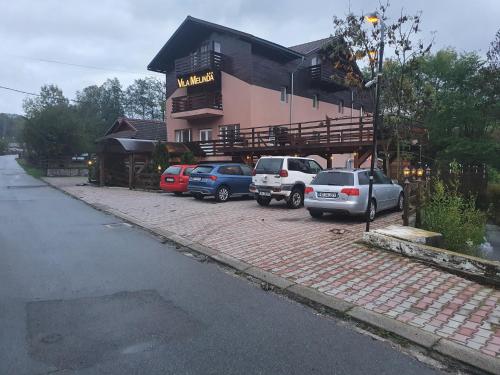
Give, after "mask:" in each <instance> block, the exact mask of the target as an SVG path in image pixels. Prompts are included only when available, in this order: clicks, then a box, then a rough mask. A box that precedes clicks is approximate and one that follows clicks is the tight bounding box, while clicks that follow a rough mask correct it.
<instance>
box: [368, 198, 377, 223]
mask: <svg viewBox="0 0 500 375" xmlns="http://www.w3.org/2000/svg"><path fill="white" fill-rule="evenodd" d="M376 215H377V203H376V202H375V200H374V199H372V200H371V202H370V208H369V209H368V217H369V218H370V221H373V220H375V216H376Z"/></svg>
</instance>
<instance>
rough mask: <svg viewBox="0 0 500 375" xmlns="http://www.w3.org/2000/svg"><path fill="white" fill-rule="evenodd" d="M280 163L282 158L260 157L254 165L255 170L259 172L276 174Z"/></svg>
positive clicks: (281, 163)
mask: <svg viewBox="0 0 500 375" xmlns="http://www.w3.org/2000/svg"><path fill="white" fill-rule="evenodd" d="M282 165H283V159H282V158H260V159H259V161H258V162H257V166H256V167H255V172H256V173H259V174H278V173H279V171H280V169H281V166H282Z"/></svg>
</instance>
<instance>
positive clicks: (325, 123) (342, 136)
mask: <svg viewBox="0 0 500 375" xmlns="http://www.w3.org/2000/svg"><path fill="white" fill-rule="evenodd" d="M372 140H373V118H372V117H371V116H364V117H359V118H351V117H342V118H336V119H327V120H322V121H309V122H302V123H293V124H283V125H269V126H260V127H255V128H248V129H241V130H231V131H229V132H221V133H220V134H219V136H218V139H215V140H212V141H204V142H190V143H188V144H186V145H187V146H188V147H189V148H190V149H191V150H192V151H193V152H194V153H195V154H197V155H198V156H248V155H273V154H274V155H293V154H301V155H314V154H318V155H322V154H323V155H324V154H328V153H350V152H355V151H356V152H357V151H359V150H361V149H366V148H368V147H369V146H370V145H371V144H372Z"/></svg>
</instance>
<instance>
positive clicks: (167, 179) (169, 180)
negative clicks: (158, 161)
mask: <svg viewBox="0 0 500 375" xmlns="http://www.w3.org/2000/svg"><path fill="white" fill-rule="evenodd" d="M165 181H166V182H174V181H175V180H174V179H173V178H172V177H167V178H166V179H165Z"/></svg>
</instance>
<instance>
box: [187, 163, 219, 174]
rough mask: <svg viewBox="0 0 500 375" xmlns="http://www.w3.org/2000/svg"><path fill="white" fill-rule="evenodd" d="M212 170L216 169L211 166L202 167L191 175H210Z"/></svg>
mask: <svg viewBox="0 0 500 375" xmlns="http://www.w3.org/2000/svg"><path fill="white" fill-rule="evenodd" d="M212 169H214V167H212V166H211V165H202V166H199V167H196V168H195V169H193V171H192V172H191V173H210V172H212Z"/></svg>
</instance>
